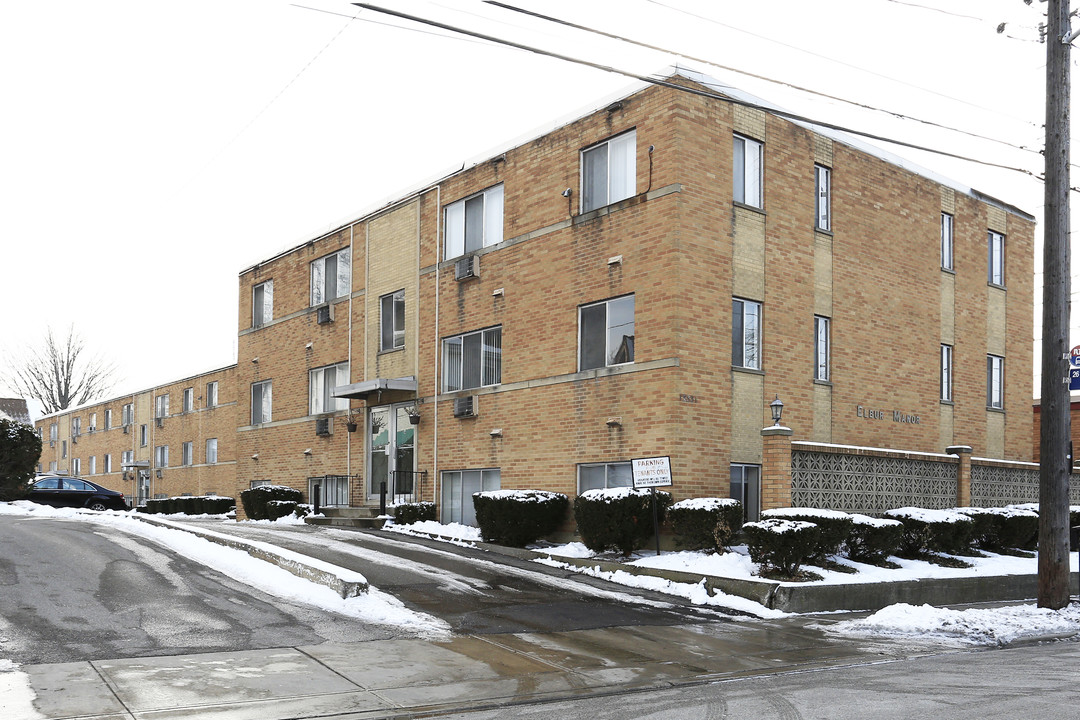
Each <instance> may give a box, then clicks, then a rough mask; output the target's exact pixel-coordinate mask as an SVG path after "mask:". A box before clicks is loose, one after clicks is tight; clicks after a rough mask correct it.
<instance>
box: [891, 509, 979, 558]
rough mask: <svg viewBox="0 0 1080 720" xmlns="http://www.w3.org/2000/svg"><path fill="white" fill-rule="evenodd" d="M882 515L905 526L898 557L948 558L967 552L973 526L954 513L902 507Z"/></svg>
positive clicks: (964, 518) (968, 518) (961, 515)
mask: <svg viewBox="0 0 1080 720" xmlns="http://www.w3.org/2000/svg"><path fill="white" fill-rule="evenodd" d="M885 515H886V516H888V517H890V518H892V519H894V520H899V521H900V522H902V523H903V524H904V532H903V534H902V535H901V538H900V549H899V551H898V553H899V555H900V556H902V557H908V558H914V557H919V556H920V555H925V554H926V553H928V552H940V553H946V554H949V555H956V554H963V553H967V552H969V551H970V548H971V536H972V533H973V532H974V530H975V523H974V521H972V519H971V518H970V517H968V516H967V515H963V514H961V513H958V512H955V511H953V510H927V509H926V508H916V507H903V508H896V509H894V510H886V511H885Z"/></svg>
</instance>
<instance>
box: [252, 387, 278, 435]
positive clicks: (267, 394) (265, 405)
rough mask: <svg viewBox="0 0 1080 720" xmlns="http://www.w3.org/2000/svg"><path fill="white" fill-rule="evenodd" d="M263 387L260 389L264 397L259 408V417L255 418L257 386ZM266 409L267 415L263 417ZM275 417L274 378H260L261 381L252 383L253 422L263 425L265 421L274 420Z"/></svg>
mask: <svg viewBox="0 0 1080 720" xmlns="http://www.w3.org/2000/svg"><path fill="white" fill-rule="evenodd" d="M256 387H259V388H261V389H260V391H259V395H260V398H261V399H262V403H261V407H260V408H259V419H258V420H256V419H255V388H256ZM264 411H265V413H266V417H263V412H264ZM273 417H274V381H273V380H260V381H259V382H253V383H251V424H252V425H262V424H263V423H268V422H273Z"/></svg>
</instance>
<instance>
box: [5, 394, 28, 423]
mask: <svg viewBox="0 0 1080 720" xmlns="http://www.w3.org/2000/svg"><path fill="white" fill-rule="evenodd" d="M0 418H8V419H9V420H14V421H15V422H21V423H24V424H26V425H31V424H32V423H31V422H30V409H29V408H28V407H26V401H25V400H23V399H22V398H0Z"/></svg>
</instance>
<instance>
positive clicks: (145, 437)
mask: <svg viewBox="0 0 1080 720" xmlns="http://www.w3.org/2000/svg"><path fill="white" fill-rule="evenodd" d="M149 443H150V428H149V427H148V426H147V425H146V423H143V424H142V425H140V426H139V447H146V446H147V445H148V444H149Z"/></svg>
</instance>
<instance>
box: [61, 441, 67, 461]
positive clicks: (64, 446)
mask: <svg viewBox="0 0 1080 720" xmlns="http://www.w3.org/2000/svg"><path fill="white" fill-rule="evenodd" d="M60 459H61V460H67V440H61V441H60Z"/></svg>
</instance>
